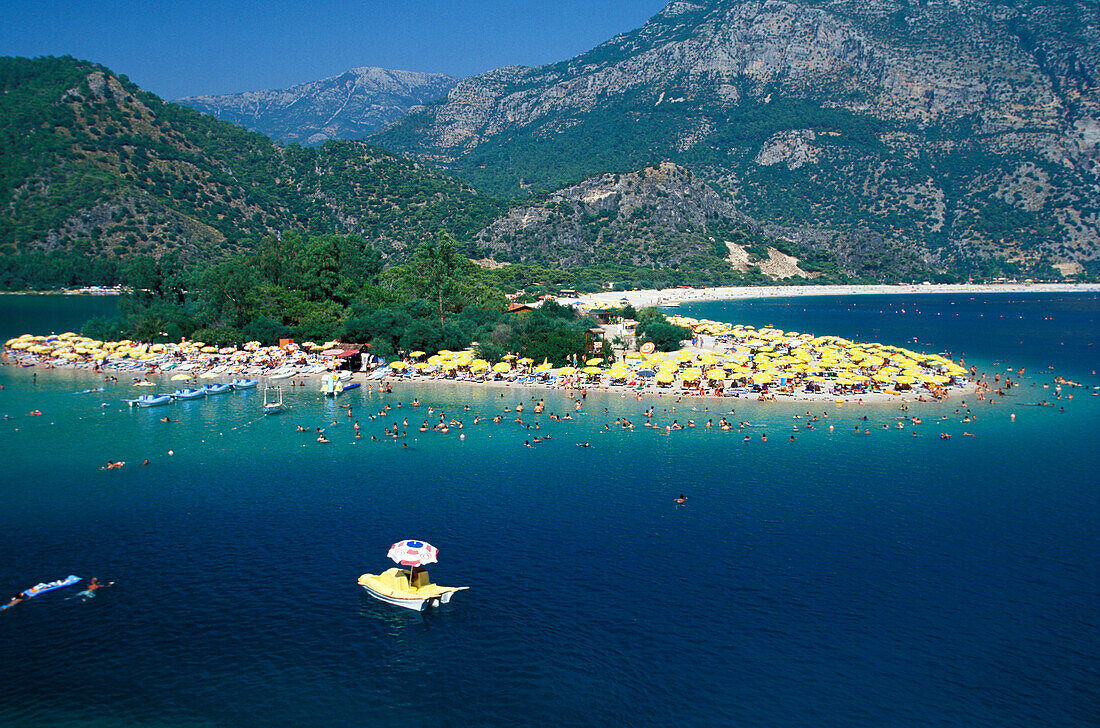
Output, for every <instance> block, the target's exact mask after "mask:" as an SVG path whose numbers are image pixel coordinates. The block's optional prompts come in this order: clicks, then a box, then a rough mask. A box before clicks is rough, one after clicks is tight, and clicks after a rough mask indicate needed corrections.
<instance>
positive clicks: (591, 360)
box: [585, 356, 603, 367]
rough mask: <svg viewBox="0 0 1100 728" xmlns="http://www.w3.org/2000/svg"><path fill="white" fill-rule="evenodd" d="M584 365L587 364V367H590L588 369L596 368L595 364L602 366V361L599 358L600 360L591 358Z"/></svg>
mask: <svg viewBox="0 0 1100 728" xmlns="http://www.w3.org/2000/svg"><path fill="white" fill-rule="evenodd" d="M585 364H587V365H588V366H590V367H594V366H596V365H597V364H603V359H601V358H600V357H598V356H597V357H593V358H591V359H589V360H588V361H586V362H585Z"/></svg>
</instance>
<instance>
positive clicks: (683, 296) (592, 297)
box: [558, 283, 1100, 308]
mask: <svg viewBox="0 0 1100 728" xmlns="http://www.w3.org/2000/svg"><path fill="white" fill-rule="evenodd" d="M930 293H940V294H970V293H976V294H990V293H1036V294H1040V293H1041V294H1051V293H1100V284H1097V283H957V284H956V283H953V284H938V283H921V284H905V285H863V286H845V285H835V286H720V287H711V288H707V287H702V288H695V287H684V288H665V289H661V290H639V291H602V292H600V293H588V294H583V295H580V296H574V297H571V298H559V299H558V302H559V303H561V304H562V305H570V304H573V305H578V304H579V305H581V306H583V307H586V308H595V307H608V306H624V305H626V304H630V305H631V306H634V307H635V308H644V307H646V306H663V305H668V304H680V303H689V302H693V301H738V300H744V299H753V298H796V297H804V296H871V295H878V296H882V295H914V294H930Z"/></svg>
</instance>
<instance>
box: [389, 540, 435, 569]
mask: <svg viewBox="0 0 1100 728" xmlns="http://www.w3.org/2000/svg"><path fill="white" fill-rule="evenodd" d="M386 555H387V556H389V557H390V558H391V559H393V561H394V562H396V563H398V564H401V565H402V566H424V564H434V563H436V556H438V555H439V549H437V548H436V547H435V546H432V545H431V544H430V543H425V542H424V541H417V540H415V539H407V540H405V541H398V542H397V543H395V544H394V545H393V546H390V550H389V553H387V554H386Z"/></svg>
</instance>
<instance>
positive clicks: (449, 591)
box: [359, 567, 470, 612]
mask: <svg viewBox="0 0 1100 728" xmlns="http://www.w3.org/2000/svg"><path fill="white" fill-rule="evenodd" d="M415 571H416V575H415V576H414V577H413V582H412V585H411V586H410V585H409V570H408V569H401V568H398V567H394V568H392V569H386V570H385V571H383V572H382V573H381V574H363V575H362V576H360V577H359V586H361V587H363V588H364V589H366V590H367V594H370V595H371V596H372V597H374V598H375V599H378V600H379V601H383V602H386V603H387V604H393V605H396V606H398V607H405V608H406V609H413V610H415V611H417V612H422V611H424V610H425V609H427V608H428V607H438V606H439V605H440V604H446V603H448V602H449V601H451V597H452V596H454V593H455V592H458V591H462V590H463V589H469V588H470V587H467V586H439V585H438V584H432V583H431V581H430V580H429V579H428V572H427V571H425V570H424V569H416V570H415Z"/></svg>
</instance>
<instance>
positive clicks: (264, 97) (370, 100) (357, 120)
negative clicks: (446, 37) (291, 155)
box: [177, 67, 457, 145]
mask: <svg viewBox="0 0 1100 728" xmlns="http://www.w3.org/2000/svg"><path fill="white" fill-rule="evenodd" d="M456 82H457V79H454V78H451V77H450V76H446V75H444V74H442V73H417V72H414V71H391V70H387V69H385V68H372V67H363V68H353V69H351V70H350V71H347V72H345V73H341V74H340V75H339V76H333V77H332V78H326V79H322V80H320V81H313V82H311V83H303V84H299V85H297V86H291V87H290V88H286V89H281V90H277V91H246V92H245V93H239V94H225V95H221V96H191V97H188V98H184V99H179V100H178V101H177V103H180V104H183V105H185V106H190V107H191V108H193V109H196V110H197V111H201V112H203V113H205V114H213V115H214V116H216V117H218V118H219V119H222V120H223V121H230V122H232V123H234V124H238V125H240V126H243V127H245V128H246V129H251V130H252V131H258V132H260V133H261V134H266V135H267V136H269V137H271V138H272V139H277V140H279V141H281V142H284V143H290V142H298V143H300V144H307V145H313V144H320V143H322V142H325V141H327V140H329V139H361V138H362V137H365V136H366V135H368V134H370V133H371V132H375V131H378V130H379V129H381V128H382V127H384V126H386V125H387V124H391V123H393V122H395V121H397V120H398V119H401V118H402V117H403V116H405V115H406V114H407V113H409V110H410V109H412V108H413V107H416V106H419V105H421V104H426V103H428V102H429V101H434V100H435V99H438V98H440V97H441V96H444V95H445V94H446V93H447V92H448V91H450V90H451V88H452V87H453V86H454V85H455V83H456Z"/></svg>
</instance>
